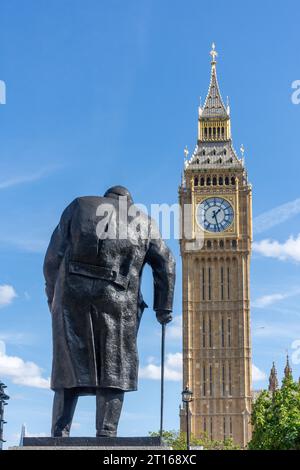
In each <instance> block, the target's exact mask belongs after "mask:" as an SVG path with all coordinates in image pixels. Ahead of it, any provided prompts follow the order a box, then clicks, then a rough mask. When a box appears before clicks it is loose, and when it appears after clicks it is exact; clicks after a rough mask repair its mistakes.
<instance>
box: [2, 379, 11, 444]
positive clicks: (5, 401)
mask: <svg viewBox="0 0 300 470" xmlns="http://www.w3.org/2000/svg"><path fill="white" fill-rule="evenodd" d="M5 388H7V387H6V385H4V383H3V382H1V381H0V450H2V444H3V442H5V441H4V439H3V425H4V424H6V422H5V421H4V406H5V405H7V400H9V396H8V395H6V393H5V392H4V389H5Z"/></svg>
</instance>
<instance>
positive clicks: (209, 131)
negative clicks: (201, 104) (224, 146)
mask: <svg viewBox="0 0 300 470" xmlns="http://www.w3.org/2000/svg"><path fill="white" fill-rule="evenodd" d="M208 133H209V137H211V127H209V128H208Z"/></svg>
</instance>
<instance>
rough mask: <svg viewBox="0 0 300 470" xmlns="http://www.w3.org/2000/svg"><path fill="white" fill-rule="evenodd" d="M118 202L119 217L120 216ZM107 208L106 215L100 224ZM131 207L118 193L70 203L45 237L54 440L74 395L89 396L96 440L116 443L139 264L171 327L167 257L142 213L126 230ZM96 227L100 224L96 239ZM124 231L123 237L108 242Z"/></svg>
mask: <svg viewBox="0 0 300 470" xmlns="http://www.w3.org/2000/svg"><path fill="white" fill-rule="evenodd" d="M120 199H122V201H124V200H125V205H126V217H120V215H121V214H120V204H119V201H120ZM108 206H110V207H111V208H113V216H112V213H111V214H109V217H106V216H107V211H106V208H107V207H108ZM131 207H135V206H133V201H132V198H131V195H130V193H129V191H128V190H127V189H126V188H124V187H122V186H115V187H113V188H111V189H109V190H108V191H107V192H106V193H105V195H104V197H97V196H89V197H80V198H77V199H75V200H74V201H73V202H72V203H71V204H70V205H69V206H68V207H67V208H66V209H65V211H64V212H63V214H62V217H61V220H60V223H59V225H58V226H57V228H56V229H55V231H54V233H53V235H52V238H51V241H50V244H49V247H48V250H47V253H46V257H45V262H44V275H45V279H46V294H47V298H48V304H49V308H50V311H51V314H52V325H53V365H52V377H51V388H52V390H54V391H55V396H54V403H53V419H52V436H53V437H60V436H62V437H67V436H69V433H70V428H71V424H72V418H73V414H74V411H75V407H76V403H77V399H78V397H79V396H80V395H96V429H97V436H99V437H100V436H107V437H110V436H116V433H117V427H118V422H119V418H120V414H121V409H122V404H123V399H124V392H128V391H133V390H137V377H138V354H137V333H138V328H139V323H140V320H141V317H142V314H143V311H144V308H145V307H147V305H146V304H145V302H144V300H143V297H142V295H141V291H140V284H141V276H142V271H143V267H144V265H145V264H146V263H147V264H149V265H150V266H151V268H152V271H153V278H154V310H155V311H156V316H157V319H158V321H159V322H160V323H161V324H166V323H168V322H169V321H171V320H172V316H171V312H172V304H173V291H174V282H175V262H174V258H173V256H172V254H171V252H170V250H169V249H168V248H167V246H166V245H165V243H164V241H163V240H162V239H161V237H160V236H157V232H155V231H154V232H155V233H156V236H154V237H153V231H152V230H151V228H152V225H153V221H152V220H151V219H150V217H148V216H147V215H146V214H144V213H143V212H140V213H139V217H138V224H137V225H136V232H137V233H136V234H133V229H130V230H127V227H128V225H129V226H130V224H131V223H132V222H134V216H132V215H131V211H130V210H129V209H130V208H131ZM102 209H103V210H102ZM108 212H109V211H108ZM99 214H102V215H100V216H99ZM99 220H100V221H105V224H104V225H103V226H104V229H103V230H102V232H101V230H100V232H101V233H100V235H99V225H98V224H99ZM100 225H101V224H100ZM126 230H127V232H128V236H127V237H119V236H116V237H114V236H111V235H112V233H116V234H117V235H118V234H120V233H121V232H122V233H126ZM145 233H147V234H148V236H146V237H142V236H141V234H145Z"/></svg>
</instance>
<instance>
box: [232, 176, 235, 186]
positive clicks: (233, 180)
mask: <svg viewBox="0 0 300 470" xmlns="http://www.w3.org/2000/svg"><path fill="white" fill-rule="evenodd" d="M231 184H232V185H233V186H234V185H235V177H234V176H233V177H232V178H231Z"/></svg>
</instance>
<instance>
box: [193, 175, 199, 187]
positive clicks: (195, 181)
mask: <svg viewBox="0 0 300 470" xmlns="http://www.w3.org/2000/svg"><path fill="white" fill-rule="evenodd" d="M198 182H199V180H198V178H197V176H196V177H195V178H194V186H198Z"/></svg>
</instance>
